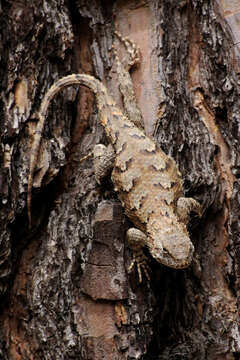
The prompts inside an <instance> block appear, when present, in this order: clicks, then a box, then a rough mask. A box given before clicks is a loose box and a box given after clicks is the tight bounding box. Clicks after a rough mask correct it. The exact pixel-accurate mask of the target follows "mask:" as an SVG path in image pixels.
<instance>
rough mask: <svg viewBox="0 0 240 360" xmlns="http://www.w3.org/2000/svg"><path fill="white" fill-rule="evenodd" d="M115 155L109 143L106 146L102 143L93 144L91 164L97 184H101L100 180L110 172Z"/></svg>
mask: <svg viewBox="0 0 240 360" xmlns="http://www.w3.org/2000/svg"><path fill="white" fill-rule="evenodd" d="M115 156H116V155H115V151H114V149H113V147H112V145H111V144H110V145H108V146H105V145H103V144H98V145H95V146H94V150H93V166H94V172H95V178H96V181H97V183H98V184H101V182H102V180H103V179H104V178H106V177H107V176H108V175H109V174H110V172H111V170H112V168H113V164H114V160H115Z"/></svg>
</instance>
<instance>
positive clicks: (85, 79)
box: [27, 74, 106, 228]
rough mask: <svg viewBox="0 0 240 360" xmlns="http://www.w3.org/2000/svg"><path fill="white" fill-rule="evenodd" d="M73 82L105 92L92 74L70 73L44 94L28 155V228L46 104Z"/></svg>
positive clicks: (94, 90)
mask: <svg viewBox="0 0 240 360" xmlns="http://www.w3.org/2000/svg"><path fill="white" fill-rule="evenodd" d="M74 84H80V85H84V86H86V87H88V88H89V89H90V90H92V91H93V92H94V93H95V94H98V95H99V94H102V95H105V94H106V88H105V87H104V85H102V83H101V82H100V81H99V80H97V79H95V78H94V77H93V76H90V75H86V74H72V75H68V76H65V77H63V78H62V79H60V80H58V81H57V82H55V83H54V84H53V85H52V86H51V87H50V89H49V90H48V91H47V93H46V94H45V96H44V98H43V100H42V103H41V106H40V110H39V113H38V118H39V121H38V123H37V127H36V129H35V133H34V140H33V145H32V151H31V155H30V165H29V175H28V190H27V191H28V192H27V208H28V225H29V228H31V226H32V217H31V199H32V185H33V174H34V170H35V167H36V164H37V159H38V153H39V145H40V141H41V137H42V131H43V128H44V123H45V118H46V115H47V110H48V106H49V104H50V102H51V100H52V99H53V98H54V96H55V95H56V94H57V93H58V92H59V91H60V90H61V89H63V88H65V87H67V86H71V85H74Z"/></svg>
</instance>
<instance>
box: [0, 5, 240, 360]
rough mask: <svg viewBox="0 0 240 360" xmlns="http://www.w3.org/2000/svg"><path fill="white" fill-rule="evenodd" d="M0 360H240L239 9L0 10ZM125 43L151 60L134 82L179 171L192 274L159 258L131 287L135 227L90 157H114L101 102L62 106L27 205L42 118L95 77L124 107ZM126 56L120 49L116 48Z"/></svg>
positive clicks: (88, 99) (75, 100) (82, 97)
mask: <svg viewBox="0 0 240 360" xmlns="http://www.w3.org/2000/svg"><path fill="white" fill-rule="evenodd" d="M0 15H1V19H2V21H1V24H0V26H1V38H0V57H1V66H0V78H1V82H0V92H1V97H0V99H1V100H0V113H1V127H0V136H1V146H0V166H1V171H0V199H1V211H0V229H1V232H0V292H1V312H0V359H4V360H15V359H34V360H35V359H83V360H86V359H89V360H90V359H94V360H98V359H118V360H120V359H176V360H177V359H193V358H195V359H211V360H214V359H218V360H219V359H237V358H239V357H240V355H239V354H240V334H239V305H240V304H239V298H240V293H239V287H240V280H239V278H240V276H239V274H240V262H239V247H240V237H239V233H240V231H239V228H240V225H239V224H240V222H239V215H238V213H239V208H240V203H239V195H238V193H239V187H240V186H239V180H238V179H239V177H240V175H239V174H240V157H239V156H240V152H239V132H240V130H239V128H240V112H239V106H240V97H239V92H240V87H239V84H240V83H239V73H240V70H239V65H240V60H239V58H240V26H239V17H240V5H239V4H238V2H237V1H232V2H231V3H230V2H228V1H226V0H188V1H187V0H183V1H179V0H161V1H160V0H152V1H151V0H148V1H147V0H145V1H144V0H141V1H134V0H129V1H124V0H122V1H120V0H117V1H115V2H113V1H110V0H108V1H102V2H101V1H97V0H95V1H85V0H75V1H69V2H67V1H65V2H64V1H63V0H47V1H46V0H42V1H33V2H25V1H20V0H18V1H5V0H2V1H1V2H0ZM114 29H117V30H118V31H120V32H121V33H122V34H123V35H124V36H129V37H130V39H132V40H134V42H135V43H136V44H137V45H138V46H139V47H140V51H141V62H140V64H139V66H138V67H137V68H136V69H135V70H134V71H133V72H132V74H131V76H132V79H133V85H134V88H135V92H136V97H137V100H138V104H139V107H140V109H141V111H142V115H143V118H144V122H145V130H146V133H147V134H148V135H149V136H152V137H153V138H154V139H155V141H156V143H157V144H158V145H159V146H160V147H161V148H162V149H163V150H164V151H165V152H166V153H167V154H170V155H171V156H173V157H174V158H175V160H176V162H177V163H178V166H179V169H180V171H181V173H182V175H183V178H184V187H185V192H186V195H187V196H191V197H194V198H196V199H197V200H199V201H200V203H201V204H202V206H203V210H204V211H203V216H202V218H201V219H198V218H196V217H192V219H191V223H190V225H189V231H190V235H191V239H192V241H193V243H194V246H195V254H194V259H193V262H192V264H191V266H190V267H189V268H187V269H185V270H173V269H169V268H166V267H164V266H162V265H160V264H158V263H156V262H155V261H154V260H153V259H151V258H150V255H149V254H148V256H149V259H150V261H151V268H152V274H151V280H150V281H149V282H148V281H147V279H146V278H144V279H143V283H142V284H140V283H139V282H138V275H137V271H136V269H135V270H134V271H132V272H131V273H128V271H127V269H128V267H129V265H130V263H131V258H132V254H131V251H130V250H129V248H128V245H127V243H126V241H125V233H126V230H127V229H128V228H129V227H130V225H131V224H130V222H129V221H128V219H127V218H126V217H125V215H124V212H123V209H122V208H121V205H120V203H119V201H118V200H117V196H116V194H115V193H114V190H113V187H112V184H111V181H110V179H109V180H106V182H105V183H104V184H103V185H101V186H99V185H97V183H96V181H95V178H94V173H93V166H92V159H91V157H89V159H86V160H83V161H81V159H83V158H84V156H86V155H87V154H90V153H91V151H92V149H93V146H94V144H96V143H99V142H102V143H107V142H106V138H105V136H104V132H103V129H102V128H101V126H100V125H99V124H98V114H97V107H96V102H95V98H94V95H93V94H92V93H91V92H90V91H89V90H87V89H85V88H83V87H80V88H78V87H73V88H69V89H66V90H64V91H62V92H61V93H60V94H59V95H58V96H57V98H56V99H55V100H54V101H53V102H52V104H51V106H50V109H49V112H48V118H47V121H46V126H45V128H44V133H43V137H42V142H41V149H40V154H39V159H38V168H37V171H36V174H35V178H34V189H33V201H32V217H33V227H32V229H29V228H28V221H27V211H26V195H27V193H26V192H27V175H28V168H29V154H30V151H31V144H32V140H33V131H34V128H35V126H36V120H37V116H36V113H37V111H38V109H39V105H40V102H41V99H42V98H43V95H44V94H45V92H46V91H47V89H48V88H49V87H50V85H51V84H52V83H53V82H54V81H56V80H57V79H59V78H60V77H62V76H65V75H67V74H71V73H87V74H91V75H93V76H95V77H97V78H99V79H100V80H101V81H102V82H103V83H104V84H105V85H106V86H107V88H108V90H109V93H110V94H111V95H112V96H113V98H114V99H115V101H116V102H117V103H118V105H119V106H120V107H121V108H123V105H122V99H121V96H120V92H119V89H118V83H117V80H116V75H115V74H114V71H112V70H111V69H112V63H113V58H112V51H111V49H112V43H113V40H114ZM118 50H119V49H118Z"/></svg>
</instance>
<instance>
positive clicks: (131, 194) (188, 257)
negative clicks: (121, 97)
mask: <svg viewBox="0 0 240 360" xmlns="http://www.w3.org/2000/svg"><path fill="white" fill-rule="evenodd" d="M74 84H79V85H83V86H86V87H88V88H89V89H90V90H92V92H93V93H94V94H95V97H96V102H97V108H98V113H99V122H100V124H101V125H102V126H103V128H104V130H105V133H106V136H107V139H108V141H109V143H110V144H111V147H109V148H106V149H104V148H102V147H101V151H100V152H102V153H101V154H100V155H99V157H100V158H101V157H102V158H103V159H104V161H105V162H106V161H107V162H108V160H109V159H110V160H109V162H111V164H112V173H111V180H112V182H113V185H114V190H115V191H116V192H117V194H118V198H119V200H120V201H121V204H122V206H123V208H124V210H125V214H126V216H127V217H128V218H129V219H130V221H131V222H132V223H133V224H134V226H135V227H133V228H130V229H129V230H128V231H127V239H128V242H129V245H130V247H131V248H132V250H133V261H132V263H131V265H130V267H129V269H130V268H132V267H133V265H134V263H135V262H136V263H137V268H138V274H139V281H140V282H141V280H142V277H141V267H142V268H143V270H144V272H145V274H146V275H147V277H148V267H147V265H146V263H145V257H144V255H143V248H144V247H147V248H148V250H149V252H150V254H151V256H152V257H153V258H154V259H155V260H156V261H158V262H159V263H161V264H163V265H166V266H168V267H171V268H175V269H182V268H186V267H188V266H189V265H190V263H191V261H192V258H193V253H194V246H193V244H192V242H191V240H190V236H189V233H188V230H187V224H188V220H189V214H190V212H191V211H194V212H196V213H198V214H199V216H200V215H201V206H200V204H199V203H198V202H197V201H196V200H195V199H193V198H186V197H185V196H184V187H183V178H182V175H181V173H180V171H179V169H178V166H177V164H176V162H175V160H174V159H173V158H172V157H171V156H169V155H167V154H165V153H164V152H163V151H162V150H161V149H160V148H158V147H157V146H156V144H155V143H154V141H153V140H152V139H151V138H150V137H148V136H146V134H145V133H144V131H143V129H141V128H140V127H139V126H137V125H136V124H134V122H133V121H130V120H129V119H128V117H127V116H126V115H124V114H123V112H122V111H121V110H120V109H119V108H118V107H117V105H116V104H115V102H114V100H113V99H112V97H111V96H110V95H109V94H108V91H107V89H106V87H105V86H104V85H103V83H102V82H101V81H99V80H98V79H96V78H95V77H93V76H91V75H87V74H72V75H67V76H65V77H63V78H61V79H60V80H58V81H56V82H55V83H54V84H53V85H52V86H51V87H50V88H49V90H48V91H47V93H46V94H45V96H44V98H43V100H42V102H41V105H40V109H39V112H38V119H39V121H38V123H37V126H36V130H35V135H34V140H33V144H32V151H31V155H30V165H29V176H28V193H27V207H28V219H29V226H30V227H31V191H32V184H33V175H34V169H35V167H36V164H37V158H38V152H39V146H40V141H41V135H42V131H43V128H44V123H45V119H46V115H47V110H48V106H49V104H50V102H51V100H52V99H53V98H54V97H55V95H56V94H57V93H58V92H59V91H60V90H61V89H63V88H65V87H67V86H71V85H74ZM104 151H105V152H106V153H107V155H106V156H103V153H104ZM98 152H99V151H95V157H98V154H96V153H98ZM106 159H107V160H106ZM96 168H97V165H96ZM98 172H99V173H100V175H99V178H98V180H99V181H100V178H101V176H102V174H101V166H100V171H98ZM104 175H105V174H104Z"/></svg>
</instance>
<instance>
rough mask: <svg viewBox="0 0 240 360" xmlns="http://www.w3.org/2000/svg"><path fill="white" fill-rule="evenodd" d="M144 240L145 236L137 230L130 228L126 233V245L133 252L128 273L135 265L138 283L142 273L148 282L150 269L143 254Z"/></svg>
mask: <svg viewBox="0 0 240 360" xmlns="http://www.w3.org/2000/svg"><path fill="white" fill-rule="evenodd" d="M146 239H147V237H146V235H145V234H144V233H143V232H142V231H140V230H138V229H135V228H131V229H129V230H128V231H127V240H128V244H129V246H130V247H131V249H132V251H133V260H132V262H131V264H130V266H129V268H128V271H131V270H132V268H133V267H134V265H135V263H136V265H137V271H138V279H139V282H140V283H141V282H142V271H143V272H144V274H145V276H146V278H147V279H148V280H150V273H151V268H150V266H149V265H148V258H147V256H146V255H145V254H144V253H143V246H144V245H145V242H146Z"/></svg>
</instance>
